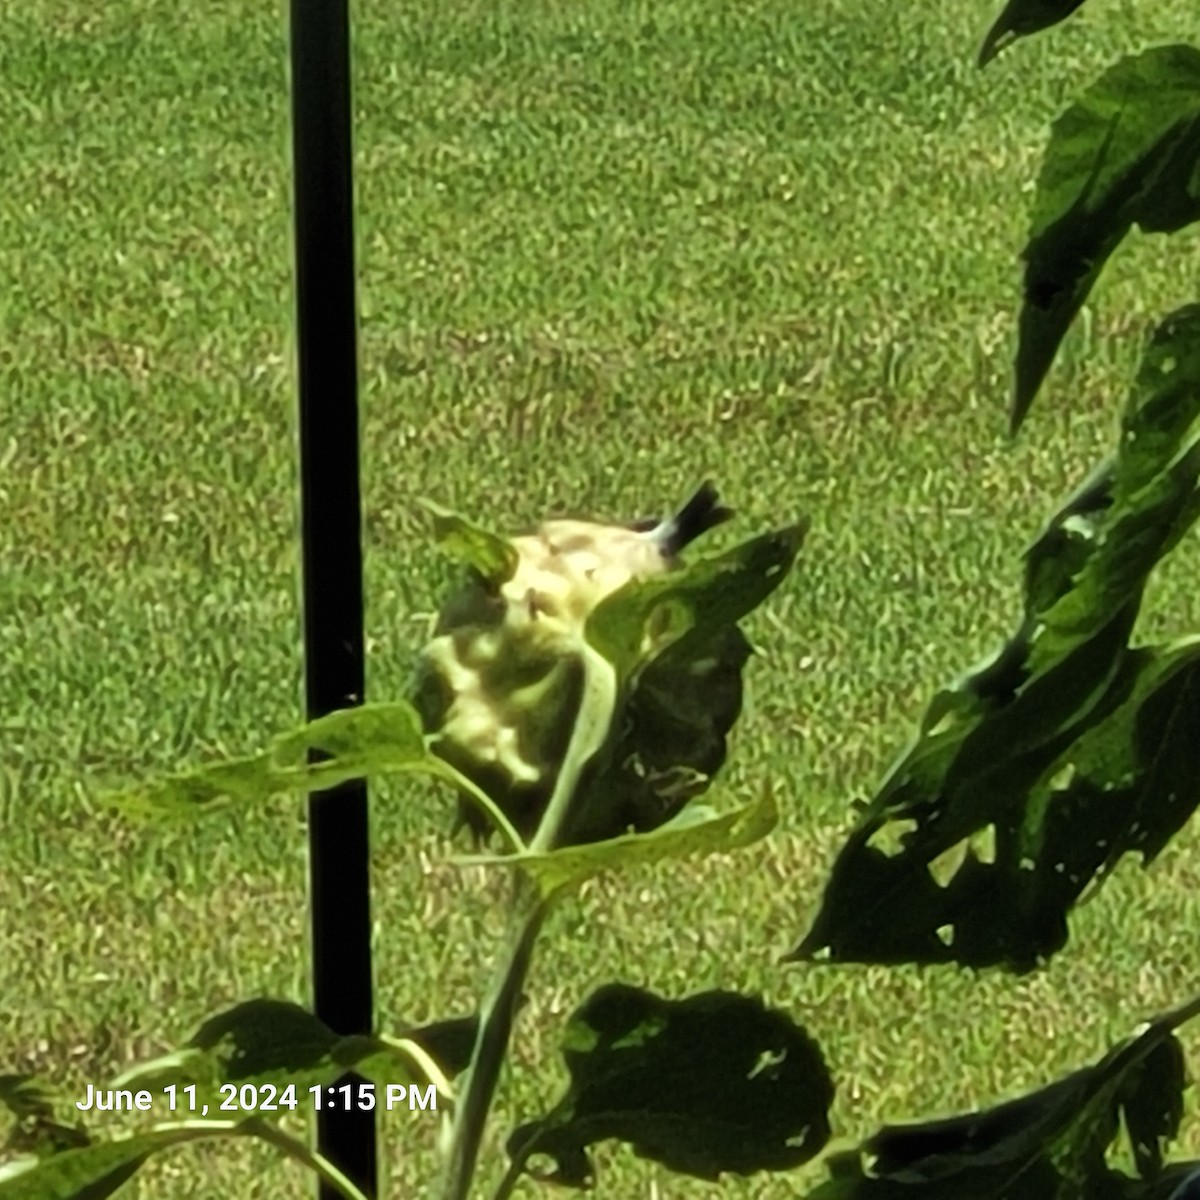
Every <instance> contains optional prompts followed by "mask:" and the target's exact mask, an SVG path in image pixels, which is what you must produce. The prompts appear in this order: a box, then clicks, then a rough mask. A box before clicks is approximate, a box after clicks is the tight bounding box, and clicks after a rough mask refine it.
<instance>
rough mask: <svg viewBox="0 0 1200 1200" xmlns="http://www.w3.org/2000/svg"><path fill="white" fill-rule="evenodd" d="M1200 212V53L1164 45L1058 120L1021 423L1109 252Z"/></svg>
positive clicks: (1045, 172) (1019, 384)
mask: <svg viewBox="0 0 1200 1200" xmlns="http://www.w3.org/2000/svg"><path fill="white" fill-rule="evenodd" d="M1197 218H1200V50H1197V49H1196V48H1195V47H1193V46H1187V45H1173V46H1158V47H1155V48H1153V49H1150V50H1147V51H1145V52H1144V53H1142V54H1139V55H1135V56H1131V57H1127V58H1124V59H1122V60H1121V61H1120V62H1118V63H1117V64H1116V65H1115V66H1113V67H1112V68H1110V69H1109V70H1108V71H1106V72H1105V73H1104V74H1103V75H1102V76H1101V77H1100V78H1099V79H1098V80H1097V81H1096V83H1094V84H1093V85H1092V87H1090V88H1089V89H1088V90H1087V91H1086V92H1085V93H1084V94H1083V96H1082V97H1080V99H1079V100H1078V101H1076V103H1074V104H1073V105H1071V107H1070V108H1069V109H1067V111H1066V112H1065V113H1064V114H1063V115H1062V116H1061V117H1060V118H1059V119H1058V120H1057V121H1056V122H1055V123H1054V126H1053V128H1052V131H1051V136H1050V142H1049V145H1048V146H1047V148H1046V153H1045V156H1044V158H1043V161H1042V171H1041V175H1040V177H1039V179H1038V186H1037V198H1036V201H1035V205H1034V213H1033V220H1032V224H1031V228H1030V233H1029V240H1028V244H1027V245H1026V248H1025V252H1024V258H1025V261H1026V271H1025V285H1024V293H1025V294H1024V304H1023V306H1022V309H1021V316H1020V322H1019V341H1018V349H1017V363H1016V389H1015V392H1014V398H1013V410H1012V427H1013V429H1014V431H1015V430H1016V429H1018V428H1019V427H1020V425H1021V423H1022V422H1023V420H1024V419H1025V416H1026V414H1027V413H1028V411H1029V406H1030V405H1031V404H1032V402H1033V398H1034V396H1035V395H1036V393H1037V390H1038V388H1039V387H1040V386H1041V384H1042V381H1043V380H1044V379H1045V377H1046V373H1047V372H1048V371H1049V369H1050V365H1051V363H1052V362H1053V360H1054V356H1055V354H1056V352H1057V350H1058V346H1059V344H1060V342H1061V341H1062V338H1063V336H1064V334H1065V333H1066V331H1067V329H1068V328H1069V326H1070V324H1071V322H1072V321H1073V320H1074V318H1075V315H1076V313H1078V311H1079V309H1080V307H1081V306H1082V304H1083V302H1084V300H1086V299H1087V296H1088V293H1089V292H1090V291H1091V288H1092V285H1093V284H1094V283H1095V281H1096V279H1097V277H1098V276H1099V274H1100V271H1101V270H1102V269H1103V267H1104V264H1105V262H1106V261H1107V260H1108V258H1109V256H1110V255H1111V254H1112V252H1113V251H1114V250H1115V249H1116V247H1117V246H1118V245H1119V244H1120V242H1121V241H1122V240H1123V239H1124V237H1125V235H1126V234H1127V233H1128V232H1129V230H1130V229H1131V228H1132V227H1133V226H1134V225H1137V226H1139V227H1140V228H1141V229H1143V230H1144V231H1146V232H1153V233H1173V232H1175V231H1177V230H1179V229H1182V228H1183V227H1184V226H1185V225H1188V224H1190V223H1191V222H1192V221H1195V220H1196V219H1197Z"/></svg>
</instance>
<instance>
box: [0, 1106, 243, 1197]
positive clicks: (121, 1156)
mask: <svg viewBox="0 0 1200 1200" xmlns="http://www.w3.org/2000/svg"><path fill="white" fill-rule="evenodd" d="M251 1120H253V1119H252V1118H251ZM248 1132H250V1131H249V1130H247V1129H239V1128H236V1127H234V1123H233V1122H227V1121H220V1122H208V1123H207V1124H204V1123H201V1122H195V1123H194V1124H191V1125H170V1126H166V1125H163V1126H157V1127H155V1128H153V1129H151V1130H148V1131H145V1132H140V1133H136V1134H130V1135H128V1136H125V1137H118V1138H114V1139H113V1140H112V1141H106V1142H97V1143H95V1144H93V1145H90V1146H86V1147H83V1148H80V1149H76V1150H67V1151H64V1152H63V1153H61V1154H55V1155H53V1156H51V1157H48V1158H40V1159H32V1160H31V1159H18V1160H16V1161H14V1162H11V1163H6V1164H4V1165H3V1166H0V1200H103V1198H104V1197H105V1196H111V1195H112V1194H113V1193H114V1192H116V1191H117V1190H118V1188H120V1187H121V1186H122V1185H123V1184H125V1183H126V1182H128V1180H129V1179H130V1178H131V1177H132V1176H133V1175H134V1173H135V1172H136V1171H137V1169H138V1168H139V1167H140V1166H141V1165H142V1163H144V1162H145V1161H146V1159H147V1158H149V1156H150V1155H151V1154H153V1153H155V1152H157V1151H160V1150H167V1149H170V1148H171V1147H173V1146H182V1145H184V1144H186V1143H188V1142H194V1141H198V1140H201V1139H204V1138H212V1137H229V1136H237V1135H239V1134H242V1135H244V1134H246V1133H248Z"/></svg>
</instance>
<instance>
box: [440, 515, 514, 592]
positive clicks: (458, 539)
mask: <svg viewBox="0 0 1200 1200" xmlns="http://www.w3.org/2000/svg"><path fill="white" fill-rule="evenodd" d="M417 503H418V504H420V505H421V507H422V508H424V509H425V511H426V512H428V513H429V514H430V516H432V517H433V533H434V537H435V538H436V539H437V541H438V543H439V544H440V545H441V547H442V549H443V550H445V551H446V552H447V553H448V554H450V555H451V556H452V557H453V558H455V559H457V560H458V561H459V562H461V563H463V564H465V565H466V566H468V567H472V568H473V569H474V570H476V571H478V572H479V574H480V575H481V576H482V577H483V579H484V580H486V582H487V583H488V584H490V585H491V586H492V587H501V586H502V585H503V584H505V583H507V582H508V581H509V580H510V579H511V578H512V577H513V575H515V574H516V571H517V563H518V555H517V551H516V548H515V547H514V546H513V544H512V543H511V542H510V541H509V540H508V539H507V538H503V537H500V535H499V534H495V533H492V532H491V531H490V530H487V529H484V528H482V527H481V526H479V525H476V524H475V523H474V522H473V521H468V520H467V518H466V517H463V516H460V515H459V514H458V513H456V512H451V511H450V509H448V508H443V507H442V506H441V505H440V504H435V503H434V502H433V501H432V500H425V499H419V500H418V501H417Z"/></svg>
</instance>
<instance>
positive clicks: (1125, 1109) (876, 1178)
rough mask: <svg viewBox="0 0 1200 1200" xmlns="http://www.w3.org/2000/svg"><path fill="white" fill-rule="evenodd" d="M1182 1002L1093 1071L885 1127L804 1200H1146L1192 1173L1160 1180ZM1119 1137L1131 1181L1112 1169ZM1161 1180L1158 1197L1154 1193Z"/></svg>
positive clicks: (1175, 1092) (1187, 1009)
mask: <svg viewBox="0 0 1200 1200" xmlns="http://www.w3.org/2000/svg"><path fill="white" fill-rule="evenodd" d="M1198 1011H1200V1004H1198V1003H1197V1002H1195V1001H1193V1002H1192V1003H1191V1004H1188V1005H1186V1006H1184V1007H1183V1008H1180V1009H1178V1010H1176V1011H1175V1012H1173V1013H1168V1014H1167V1015H1165V1016H1163V1017H1161V1018H1159V1019H1158V1020H1156V1021H1154V1022H1153V1023H1152V1024H1151V1025H1150V1026H1149V1027H1148V1028H1147V1029H1146V1030H1145V1032H1143V1033H1141V1034H1139V1035H1138V1036H1136V1037H1133V1038H1130V1039H1128V1040H1127V1041H1125V1042H1123V1043H1122V1044H1121V1045H1120V1046H1118V1047H1117V1048H1116V1049H1114V1050H1112V1051H1111V1052H1110V1053H1109V1054H1107V1055H1105V1056H1104V1058H1102V1059H1101V1060H1100V1061H1099V1062H1098V1063H1096V1064H1095V1065H1093V1066H1090V1067H1084V1068H1083V1069H1082V1070H1080V1071H1076V1072H1074V1073H1073V1074H1071V1075H1068V1076H1067V1077H1066V1078H1064V1079H1060V1080H1058V1081H1057V1082H1056V1083H1052V1084H1050V1085H1049V1086H1048V1087H1045V1088H1042V1089H1041V1090H1040V1091H1037V1092H1033V1093H1032V1094H1030V1095H1028V1096H1022V1097H1021V1098H1019V1099H1017V1100H1010V1101H1008V1102H1006V1103H1003V1104H999V1105H997V1106H996V1107H994V1108H990V1109H984V1110H983V1111H979V1112H971V1113H967V1114H965V1115H963V1116H957V1117H950V1118H947V1119H945V1120H940V1121H930V1122H926V1123H924V1124H920V1125H900V1126H890V1127H887V1128H884V1129H883V1130H881V1131H880V1132H879V1133H877V1134H875V1136H874V1137H871V1138H869V1139H868V1140H867V1141H865V1142H864V1143H863V1144H862V1145H861V1146H859V1147H858V1149H857V1150H854V1151H851V1152H849V1153H843V1154H839V1155H837V1156H834V1157H831V1158H830V1160H829V1163H828V1165H829V1171H830V1176H831V1178H830V1179H829V1181H828V1182H826V1183H825V1184H823V1185H822V1186H821V1187H819V1188H817V1190H816V1191H815V1192H812V1193H811V1194H810V1197H809V1200H906V1198H907V1197H912V1200H1008V1198H1009V1197H1012V1198H1013V1200H1016V1198H1017V1197H1020V1200H1075V1198H1076V1197H1081V1196H1087V1197H1089V1200H1092V1198H1095V1200H1133V1198H1138V1200H1152V1198H1153V1197H1164V1198H1165V1196H1166V1195H1167V1194H1168V1191H1169V1189H1170V1186H1171V1185H1172V1184H1173V1183H1175V1182H1178V1180H1179V1178H1180V1176H1181V1175H1182V1174H1184V1173H1185V1172H1189V1171H1190V1170H1192V1169H1193V1168H1194V1166H1195V1164H1192V1163H1188V1164H1178V1165H1176V1166H1175V1167H1173V1168H1171V1169H1170V1173H1169V1175H1166V1176H1164V1164H1163V1148H1164V1144H1165V1142H1167V1141H1168V1140H1169V1139H1171V1138H1174V1137H1175V1136H1177V1134H1178V1132H1179V1125H1180V1121H1181V1119H1182V1116H1183V1089H1184V1087H1185V1086H1186V1075H1185V1071H1184V1062H1183V1052H1182V1049H1181V1047H1180V1044H1179V1042H1178V1040H1177V1039H1176V1037H1175V1036H1174V1032H1173V1031H1174V1030H1175V1029H1176V1028H1178V1026H1179V1025H1181V1024H1182V1023H1183V1022H1184V1021H1187V1020H1191V1019H1192V1018H1193V1017H1194V1016H1195V1015H1196V1014H1197V1012H1198ZM1122 1127H1123V1128H1124V1130H1125V1133H1126V1137H1127V1139H1128V1142H1129V1145H1130V1149H1131V1150H1132V1155H1133V1161H1134V1164H1135V1166H1136V1168H1137V1171H1138V1178H1137V1179H1136V1180H1135V1179H1130V1178H1128V1177H1127V1176H1125V1175H1123V1174H1121V1173H1119V1172H1117V1171H1115V1170H1113V1169H1112V1168H1111V1167H1110V1166H1109V1165H1108V1163H1107V1161H1106V1154H1107V1152H1108V1150H1109V1147H1110V1145H1111V1144H1112V1143H1113V1142H1114V1141H1115V1140H1116V1139H1117V1137H1118V1135H1119V1134H1120V1132H1121V1130H1122ZM1164 1180H1165V1182H1166V1183H1167V1185H1168V1186H1167V1190H1166V1191H1164V1190H1162V1185H1163V1183H1164Z"/></svg>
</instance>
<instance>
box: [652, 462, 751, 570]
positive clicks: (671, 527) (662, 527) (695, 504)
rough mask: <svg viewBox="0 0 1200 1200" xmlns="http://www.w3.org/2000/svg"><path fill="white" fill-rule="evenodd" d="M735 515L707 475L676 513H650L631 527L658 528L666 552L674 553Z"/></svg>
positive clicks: (672, 554)
mask: <svg viewBox="0 0 1200 1200" xmlns="http://www.w3.org/2000/svg"><path fill="white" fill-rule="evenodd" d="M732 516H733V509H732V508H727V507H726V506H725V505H724V504H722V503H721V502H720V498H719V497H718V495H717V489H716V486H715V485H714V484H713V481H712V480H711V479H706V480H705V481H704V482H703V483H702V484H701V485H700V486H699V487H698V488H697V489H696V492H695V494H694V495H693V496H692V498H691V499H690V500H689V501H688V502H687V503H686V504H685V505H684V506H683V507H682V508H681V509H680V510H679V511H678V512H677V513H676V514H675V515H674V516H672V517H667V518H666V520H660V519H657V518H654V517H648V518H647V519H645V520H643V521H635V522H633V523H632V524H631V525H630V526H629V528H630V529H633V530H635V531H636V532H638V533H653V532H656V531H657V533H658V537H659V541H660V543H661V549H662V552H663V554H665V555H667V556H668V557H674V556H675V555H676V554H678V553H679V552H680V550H682V549H683V548H684V547H685V546H688V545H690V544H691V543H692V542H694V541H695V540H696V539H697V538H698V537H699V536H700V535H701V534H702V533H707V532H708V531H709V530H710V529H713V528H715V527H716V526H718V525H720V524H722V523H723V522H725V521H728V520H729V518H730V517H732Z"/></svg>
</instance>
